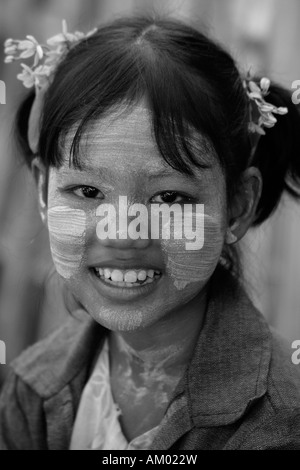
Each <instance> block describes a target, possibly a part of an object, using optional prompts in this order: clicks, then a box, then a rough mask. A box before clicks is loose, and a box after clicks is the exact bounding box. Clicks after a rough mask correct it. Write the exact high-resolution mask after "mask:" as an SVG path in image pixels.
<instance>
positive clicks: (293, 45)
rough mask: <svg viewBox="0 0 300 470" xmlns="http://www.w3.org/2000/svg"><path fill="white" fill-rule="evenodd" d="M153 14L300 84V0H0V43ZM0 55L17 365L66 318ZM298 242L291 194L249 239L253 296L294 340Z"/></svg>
mask: <svg viewBox="0 0 300 470" xmlns="http://www.w3.org/2000/svg"><path fill="white" fill-rule="evenodd" d="M153 10H155V11H156V12H158V13H163V14H169V15H171V16H174V17H178V18H181V19H183V20H185V21H187V22H189V23H191V24H193V25H195V26H197V27H202V28H204V29H205V31H207V32H209V34H210V35H211V36H213V37H215V38H216V39H218V40H219V41H221V43H223V44H224V45H225V46H226V47H227V49H229V50H230V51H231V53H232V54H233V55H234V57H235V58H236V60H237V61H238V62H239V64H240V66H241V69H242V70H245V71H247V70H248V68H249V67H250V66H251V68H252V70H253V71H257V72H258V73H260V74H262V75H266V76H268V77H270V78H271V79H273V80H276V81H278V82H279V83H281V84H283V85H285V86H286V87H288V88H290V89H291V84H292V82H293V81H294V80H297V79H300V59H299V50H298V48H299V47H300V28H299V24H300V1H299V0H284V1H282V0H169V1H168V0H164V1H163V2H162V1H158V0H84V1H83V0H9V1H8V0H0V43H1V44H3V42H4V40H5V39H6V38H9V37H12V38H15V39H23V38H25V36H26V35H27V34H31V35H33V36H35V37H36V38H37V39H38V41H40V42H43V41H45V40H46V39H47V38H49V37H50V36H52V35H54V34H56V33H58V32H59V31H60V30H61V20H62V19H63V18H65V19H66V20H67V23H68V25H69V28H70V31H72V30H74V29H79V30H83V31H87V30H89V29H92V28H93V27H94V26H96V25H98V24H101V23H104V22H105V21H107V20H110V19H112V18H115V17H119V16H121V15H122V14H124V13H126V14H130V13H131V12H145V11H146V12H151V11H153ZM2 50H3V49H2V47H1V48H0V80H3V81H4V82H5V84H6V104H0V340H2V341H5V342H6V346H7V363H9V362H10V361H11V360H12V359H13V358H14V357H16V356H17V355H18V354H19V353H20V352H21V351H22V350H23V349H24V348H25V347H27V346H28V345H30V344H32V343H33V342H35V341H36V340H37V339H39V338H42V337H43V336H45V335H46V334H47V333H48V332H50V331H52V330H53V329H54V328H55V327H57V326H58V325H59V324H60V323H62V322H63V321H64V319H65V318H66V316H67V313H66V311H65V309H64V305H63V301H62V298H61V296H60V286H59V281H58V280H57V277H56V276H53V275H52V274H51V273H52V272H53V266H52V261H51V257H50V252H49V245H48V239H47V233H46V231H45V230H44V229H43V227H42V225H41V222H40V219H39V215H38V211H37V205H36V193H35V187H34V184H33V181H32V179H31V176H30V174H29V172H28V170H27V169H26V168H25V167H24V165H22V162H21V159H20V155H19V154H18V152H17V150H16V147H15V146H14V142H13V131H12V122H13V118H14V114H15V112H16V109H17V107H18V104H19V103H20V100H21V99H22V97H23V96H24V93H25V89H24V88H23V86H22V84H21V82H19V81H18V80H16V74H17V73H18V72H19V65H18V64H17V65H15V64H13V65H9V66H7V65H4V64H3V52H2ZM299 132H300V129H299ZM299 158H300V155H299ZM270 171H272V169H270ZM299 240H300V205H297V204H296V203H294V202H291V201H290V200H289V199H288V198H283V200H282V203H281V204H280V207H279V208H278V210H277V211H276V213H275V214H274V216H272V218H271V219H270V220H269V221H268V222H266V223H265V224H264V225H263V226H261V227H260V228H259V229H256V230H252V231H251V232H249V233H248V234H247V236H246V237H245V238H244V239H243V240H242V242H241V248H242V252H243V257H244V266H245V277H246V279H247V285H248V290H249V293H250V295H251V296H252V298H253V301H254V303H255V304H256V305H257V306H258V307H259V308H260V310H261V311H262V312H263V314H264V315H265V317H266V318H267V319H268V321H269V323H270V324H271V325H272V326H274V327H275V328H276V329H277V330H278V331H279V332H280V333H281V334H282V335H283V336H284V337H285V338H286V339H287V340H288V341H290V342H291V341H293V340H295V339H300V244H299ZM6 373H7V366H1V367H0V385H1V379H3V377H4V375H5V374H6Z"/></svg>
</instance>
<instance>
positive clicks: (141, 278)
mask: <svg viewBox="0 0 300 470" xmlns="http://www.w3.org/2000/svg"><path fill="white" fill-rule="evenodd" d="M137 278H138V280H139V281H145V279H146V278H147V273H146V271H139V273H138V277H137Z"/></svg>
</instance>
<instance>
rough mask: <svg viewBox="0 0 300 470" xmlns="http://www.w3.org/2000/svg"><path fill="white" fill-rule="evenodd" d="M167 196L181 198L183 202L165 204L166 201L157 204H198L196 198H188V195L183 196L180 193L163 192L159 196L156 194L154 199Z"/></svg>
mask: <svg viewBox="0 0 300 470" xmlns="http://www.w3.org/2000/svg"><path fill="white" fill-rule="evenodd" d="M166 194H170V195H176V196H177V197H178V196H179V197H181V198H182V200H181V201H172V202H169V203H168V202H164V201H160V202H157V203H158V204H183V203H187V202H188V203H193V202H196V201H195V198H193V197H191V196H188V195H187V194H183V193H180V192H178V191H163V192H161V193H159V194H156V196H153V198H152V199H154V197H157V196H160V197H161V196H163V195H166Z"/></svg>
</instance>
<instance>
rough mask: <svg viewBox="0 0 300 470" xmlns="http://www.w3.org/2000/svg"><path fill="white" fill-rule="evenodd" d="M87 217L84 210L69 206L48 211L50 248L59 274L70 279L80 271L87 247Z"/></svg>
mask: <svg viewBox="0 0 300 470" xmlns="http://www.w3.org/2000/svg"><path fill="white" fill-rule="evenodd" d="M86 227H87V217H86V213H85V212H84V211H83V210H79V209H71V208H69V207H67V206H58V207H52V208H51V209H49V210H48V229H49V238H50V248H51V253H52V258H53V262H54V264H55V267H56V270H57V272H58V273H59V274H60V275H61V276H62V277H64V278H65V279H70V278H71V277H72V276H73V275H74V274H75V273H76V271H78V269H79V267H80V265H81V262H82V258H83V254H84V247H85V234H86Z"/></svg>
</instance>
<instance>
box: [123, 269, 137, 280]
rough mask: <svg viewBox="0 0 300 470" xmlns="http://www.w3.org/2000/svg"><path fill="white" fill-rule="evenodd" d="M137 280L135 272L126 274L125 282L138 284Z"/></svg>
mask: <svg viewBox="0 0 300 470" xmlns="http://www.w3.org/2000/svg"><path fill="white" fill-rule="evenodd" d="M137 279H138V276H137V273H136V272H135V271H127V273H125V277H124V281H125V282H136V281H137Z"/></svg>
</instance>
